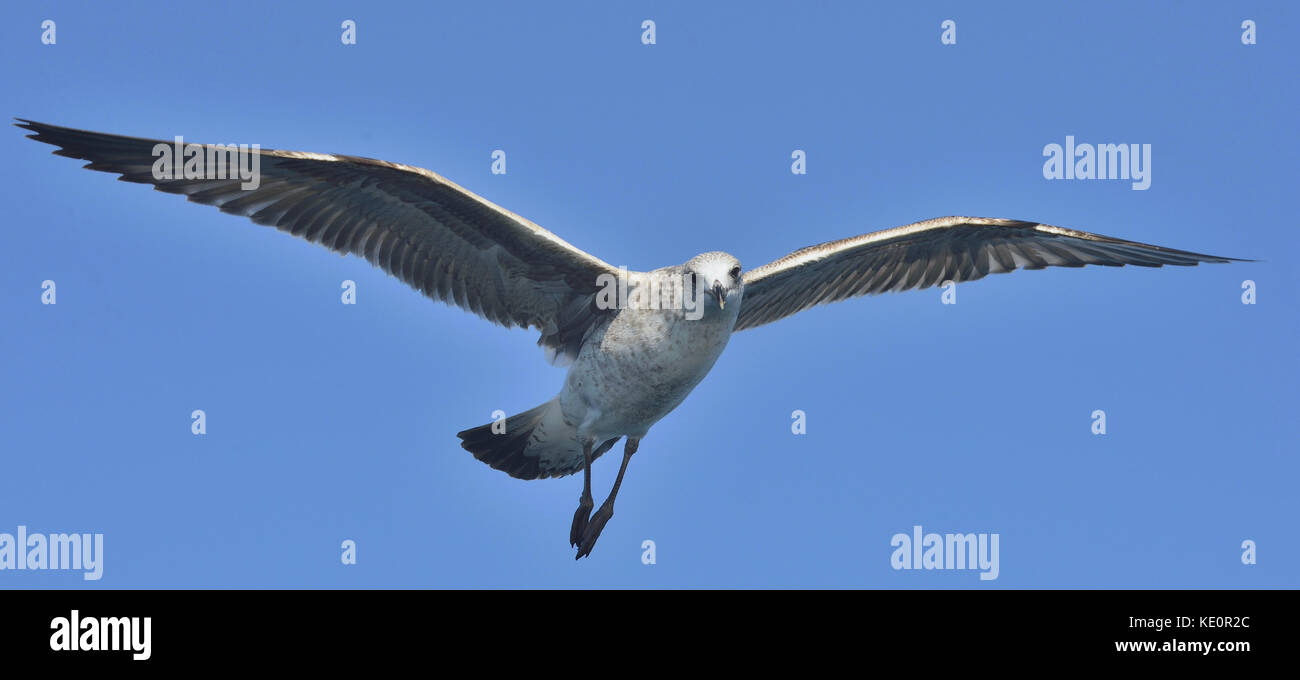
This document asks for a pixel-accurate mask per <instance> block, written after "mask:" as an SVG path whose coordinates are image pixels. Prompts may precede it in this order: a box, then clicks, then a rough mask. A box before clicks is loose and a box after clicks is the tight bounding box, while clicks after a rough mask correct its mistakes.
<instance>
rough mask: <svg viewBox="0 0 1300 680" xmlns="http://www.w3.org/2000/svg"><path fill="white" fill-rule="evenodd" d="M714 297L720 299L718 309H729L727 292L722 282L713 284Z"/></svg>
mask: <svg viewBox="0 0 1300 680" xmlns="http://www.w3.org/2000/svg"><path fill="white" fill-rule="evenodd" d="M713 295H714V296H715V297H717V298H718V309H726V308H727V290H726V289H725V288H723V287H722V283H721V282H720V281H714V282H713Z"/></svg>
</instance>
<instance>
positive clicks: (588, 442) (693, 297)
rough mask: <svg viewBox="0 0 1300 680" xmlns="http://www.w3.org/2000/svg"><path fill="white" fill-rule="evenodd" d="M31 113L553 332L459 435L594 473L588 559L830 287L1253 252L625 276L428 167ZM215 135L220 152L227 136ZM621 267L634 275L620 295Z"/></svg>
mask: <svg viewBox="0 0 1300 680" xmlns="http://www.w3.org/2000/svg"><path fill="white" fill-rule="evenodd" d="M18 120H19V121H20V122H19V123H16V125H18V126H19V127H21V128H25V129H27V130H30V131H31V132H32V133H33V134H30V135H28V136H29V137H31V138H32V139H35V140H37V141H40V142H45V143H47V144H53V145H55V146H57V147H59V149H58V150H57V151H55V152H54V153H55V154H58V155H60V156H69V157H71V158H80V159H83V160H87V161H90V162H89V163H88V164H87V165H86V166H85V167H86V168H89V169H91V170H99V171H103V172H111V173H116V174H118V175H121V176H120V177H119V178H118V179H120V180H122V181H126V182H136V183H141V184H152V185H153V186H154V188H155V189H158V190H159V191H165V192H168V193H173V194H183V195H185V196H187V197H188V198H189V200H191V201H194V202H197V203H204V204H207V205H215V206H217V207H218V208H220V209H221V210H222V211H223V212H227V213H232V214H236V215H243V216H245V217H248V218H250V219H252V220H253V221H254V222H256V223H258V224H264V225H269V226H274V227H276V228H277V229H280V230H282V231H287V232H289V233H291V234H293V235H295V236H300V237H302V238H305V239H307V240H308V241H311V242H313V243H319V244H321V245H323V246H325V247H327V248H329V249H331V250H333V251H335V252H338V253H341V254H346V253H352V254H354V255H359V256H361V257H364V258H366V259H367V260H369V261H370V262H371V264H373V265H375V266H377V267H380V268H382V269H383V270H384V271H386V272H388V273H389V274H391V275H393V276H395V277H397V278H399V279H401V280H402V281H404V282H406V284H407V285H409V286H411V287H412V288H414V289H416V290H418V291H420V292H421V293H424V294H425V295H426V296H428V297H430V298H433V299H435V300H440V301H442V302H446V303H449V304H455V305H456V306H458V307H461V308H463V309H466V310H469V311H471V312H474V313H475V314H477V315H479V316H481V317H483V318H485V319H487V320H489V321H492V322H494V323H497V324H500V325H502V326H506V327H513V326H521V327H531V328H535V329H537V330H539V331H540V332H541V337H540V338H539V339H538V341H537V343H538V344H539V345H541V346H542V347H543V349H544V350H545V351H546V355H547V358H548V359H549V360H551V361H552V362H553V363H556V364H559V365H567V366H569V370H568V374H567V376H566V377H565V380H564V386H563V388H561V390H560V393H559V395H557V396H556V397H555V398H554V399H551V400H550V401H548V402H546V403H544V404H542V405H540V406H538V407H536V408H534V409H531V410H528V411H525V412H523V413H520V414H517V415H514V416H511V417H509V418H507V419H506V420H505V422H504V428H503V427H502V423H496V424H495V425H496V427H495V428H494V426H493V424H488V425H483V426H481V427H475V428H471V429H468V430H465V431H464V432H460V433H458V435H457V436H459V437H460V439H461V446H463V447H464V448H465V449H466V450H468V451H470V452H471V453H473V454H474V457H475V458H477V459H479V460H481V461H483V462H485V463H487V464H488V465H490V466H492V467H493V468H496V469H498V470H502V471H504V472H506V473H507V474H509V475H511V476H512V477H517V478H520V479H538V478H545V477H563V476H565V475H569V474H572V473H574V472H577V471H579V470H582V471H583V489H582V496H581V498H580V500H579V505H578V510H577V512H575V513H574V518H573V523H572V525H571V527H570V531H569V541H570V544H571V545H573V546H575V547H577V549H578V550H577V555H576V557H577V558H581V557H583V556H585V555H588V554H590V552H591V549H592V547H593V546H594V545H595V543H596V539H597V538H599V537H600V533H601V531H602V530H603V529H604V527H605V524H606V523H607V522H608V521H609V519H610V517H612V516H613V514H614V499H615V497H616V496H617V495H618V489H619V486H620V485H621V484H622V482H623V474H624V473H625V472H626V471H627V464H628V461H629V460H630V459H631V457H632V454H634V453H636V451H637V447H638V445H639V444H640V443H641V438H642V437H644V436H645V435H646V433H647V432H648V431H649V430H650V427H651V426H652V425H654V424H655V423H657V422H658V421H659V420H660V419H661V418H663V417H664V416H665V415H667V414H668V413H669V412H670V411H672V410H673V409H674V408H676V407H677V406H678V405H679V404H681V403H682V400H683V399H685V398H686V395H688V394H690V392H691V390H692V389H694V387H695V386H696V385H697V384H699V382H700V380H702V379H703V378H704V376H705V375H706V374H708V372H709V370H710V369H711V368H712V367H713V364H714V362H715V361H717V359H718V356H719V355H720V354H722V350H723V349H724V348H725V347H726V345H727V341H728V340H729V339H730V337H731V334H732V332H733V331H737V330H744V329H747V328H754V327H756V326H761V325H763V324H766V323H770V322H772V321H776V320H777V319H782V318H784V317H787V316H790V315H791V314H794V313H796V312H798V311H801V310H804V309H808V308H809V307H813V306H816V305H820V304H825V303H827V302H835V301H838V300H844V299H847V298H851V297H857V296H860V295H868V294H875V293H884V292H890V291H903V290H910V289H913V288H927V287H930V286H935V285H938V284H940V283H943V282H946V281H953V282H962V281H973V280H975V279H980V278H983V277H984V276H986V275H988V274H997V273H1002V272H1009V271H1011V270H1013V269H1042V268H1044V267H1082V266H1084V265H1089V264H1097V265H1104V266H1111V267H1117V266H1123V265H1126V264H1132V265H1137V266H1141V267H1160V266H1162V265H1167V264H1168V265H1180V266H1184V265H1186V266H1190V265H1195V264H1197V263H1199V262H1229V261H1233V260H1235V258H1228V257H1216V256H1213V255H1203V254H1200V253H1193V252H1188V251H1184V250H1173V249H1170V248H1163V247H1160V246H1153V245H1147V244H1145V243H1136V242H1133V241H1125V240H1122V239H1117V238H1111V237H1109V236H1100V235H1097V234H1089V233H1087V232H1082V231H1074V230H1072V229H1063V228H1061V227H1053V226H1050V225H1046V224H1038V223H1035V222H1024V221H1020V220H1007V219H992V218H983V217H941V218H938V219H932V220H927V221H924V222H917V223H916V224H909V225H906V226H902V227H897V228H894V229H886V230H884V231H878V232H873V233H870V234H864V235H862V236H855V237H853V238H847V239H843V240H840V241H831V242H829V243H823V244H821V245H816V246H811V247H808V248H804V249H802V250H798V251H795V252H793V253H791V254H789V255H786V256H785V257H783V258H781V259H779V260H776V261H775V262H771V263H768V264H765V265H763V266H761V267H758V268H757V269H751V270H749V271H747V272H743V273H742V270H741V267H740V262H739V260H737V259H736V258H734V257H732V256H731V255H728V254H727V253H722V252H710V253H704V254H701V255H697V256H695V257H693V258H691V259H690V260H687V261H686V262H685V263H684V264H680V265H673V266H670V267H664V268H662V269H656V270H654V271H650V272H630V273H622V276H623V277H624V278H622V279H621V281H620V274H621V272H620V270H618V269H616V268H614V267H612V266H610V265H609V264H607V263H605V262H604V261H602V260H599V259H597V258H595V257H593V256H591V255H588V254H587V253H585V252H583V251H581V250H578V249H577V248H574V247H573V246H571V245H569V244H568V243H566V242H565V241H564V240H562V239H560V238H559V237H558V236H556V235H555V234H552V233H551V232H549V231H547V230H545V229H543V228H541V227H539V226H537V225H536V224H533V223H532V222H530V221H528V220H527V219H524V218H523V217H520V216H519V215H516V214H514V213H512V212H510V211H508V210H505V209H504V208H501V207H498V206H497V205H494V204H493V203H490V202H488V201H487V200H484V199H482V198H480V197H478V196H476V195H474V194H473V193H470V192H469V191H466V190H465V189H463V188H461V187H459V186H457V185H455V184H453V183H452V182H449V181H448V180H446V179H444V178H442V177H441V176H439V175H437V174H435V173H433V172H430V171H428V170H424V169H422V168H416V167H412V166H409V165H399V164H397V163H388V162H385V161H378V160H372V159H369V158H358V157H354V156H339V155H332V154H316V153H303V152H295V151H277V150H269V149H262V150H254V151H253V153H256V154H258V160H259V161H260V171H261V178H260V183H259V184H257V185H256V186H255V187H249V188H243V187H241V180H240V179H238V178H232V179H159V178H157V177H155V173H154V171H153V170H154V165H155V161H156V160H157V157H156V156H155V155H154V153H153V150H154V148H155V146H156V145H159V144H161V145H168V146H169V145H171V144H172V143H173V142H166V141H160V140H149V139H139V138H135V137H123V136H119V135H109V134H102V133H98V132H88V131H85V130H76V129H72V128H65V127H58V126H54V125H47V124H45V123H37V122H34V121H30V120H24V119H18ZM203 148H204V149H205V156H206V155H207V153H206V150H208V149H212V148H215V147H209V146H204V147H203ZM205 169H206V170H212V169H213V168H205ZM206 176H216V175H214V174H207V175H206ZM611 281H620V284H619V285H620V286H621V287H622V291H620V292H618V293H617V294H615V295H613V298H612V300H613V303H612V304H611V295H610V293H611V288H610V286H609V284H610V282H611ZM650 291H653V294H652V293H651V292H650ZM660 291H677V292H679V293H681V294H680V295H679V296H678V297H679V298H680V300H678V299H677V298H674V303H673V304H659V303H657V302H656V303H652V304H649V305H647V304H632V303H631V302H630V301H631V300H634V299H637V298H638V294H640V295H641V297H640V299H641V300H642V301H643V302H644V301H645V300H647V299H653V300H656V301H662V300H666V299H667V298H668V296H667V295H666V294H665V295H660ZM624 293H627V294H624ZM623 437H626V438H627V441H626V443H625V444H624V448H623V462H622V464H621V465H620V466H619V470H618V477H617V479H616V480H615V481H614V486H613V489H611V491H610V493H609V496H608V498H607V499H606V500H605V502H604V503H603V504H602V505H601V506H600V508H599V509H597V510H596V511H595V512H594V513H593V512H592V509H593V507H594V503H593V500H592V496H591V462H592V461H593V460H595V459H596V458H598V457H600V455H601V454H603V453H605V452H606V451H608V450H609V449H610V448H611V447H613V446H614V444H615V443H617V442H618V440H619V439H620V438H623Z"/></svg>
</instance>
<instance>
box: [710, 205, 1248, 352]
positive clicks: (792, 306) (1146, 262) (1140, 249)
mask: <svg viewBox="0 0 1300 680" xmlns="http://www.w3.org/2000/svg"><path fill="white" fill-rule="evenodd" d="M1234 260H1236V258H1230V257H1216V256H1214V255H1202V254H1200V253H1191V252H1187V251H1185V250H1174V249H1172V248H1162V247H1160V246H1153V245H1147V244H1145V243H1136V242H1134V241H1124V240H1122V239H1117V238H1111V237H1109V236H1100V235H1098V234H1089V233H1087V232H1083V231H1075V230H1073V229H1064V228H1061V227H1053V226H1051V225H1047V224H1036V223H1034V222H1022V221H1019V220H1003V219H993V218H986V217H940V218H938V219H933V220H926V221H925V222H917V223H916V224H909V225H906V226H902V227H896V228H894V229H886V230H884V231H877V232H872V233H870V234H863V235H861V236H855V237H853V238H846V239H843V240H840V241H831V242H830V243H823V244H821V245H817V246H810V247H808V248H804V249H802V250H797V251H795V252H793V253H790V254H789V255H786V256H785V257H783V258H781V259H779V260H777V261H775V262H771V263H768V264H765V265H763V266H762V267H759V268H757V269H752V270H750V271H749V272H748V273H746V274H745V279H744V280H745V295H744V297H743V298H742V299H741V303H740V316H739V318H737V320H736V330H743V329H746V328H753V327H755V326H761V325H763V324H765V323H770V322H772V321H776V320H777V319H782V318H785V317H787V316H790V315H791V314H794V313H795V312H799V311H802V310H805V309H808V308H809V307H813V306H816V305H820V304H824V303H827V302H836V301H838V300H845V299H848V298H851V297H857V296H859V295H870V294H875V293H885V292H889V291H901V290H909V289H912V288H928V287H930V286H935V285H939V284H941V283H943V282H945V281H952V282H954V283H959V282H961V281H973V280H975V279H981V278H984V277H985V276H987V275H989V274H999V273H1002V272H1009V271H1011V270H1013V269H1019V268H1024V269H1042V268H1044V267H1082V266H1084V265H1089V264H1098V265H1104V266H1108V267H1122V266H1124V265H1126V264H1132V265H1137V266H1140V267H1160V266H1163V265H1167V264H1169V265H1180V266H1191V265H1196V264H1197V263H1199V262H1230V261H1234Z"/></svg>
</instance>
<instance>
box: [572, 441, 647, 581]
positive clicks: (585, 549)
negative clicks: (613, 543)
mask: <svg viewBox="0 0 1300 680" xmlns="http://www.w3.org/2000/svg"><path fill="white" fill-rule="evenodd" d="M640 445H641V440H640V439H633V438H631V437H628V438H627V443H626V444H624V445H623V464H622V465H620V466H619V468H618V477H616V478H615V479H614V488H613V489H611V490H610V492H609V498H606V499H605V502H604V503H601V504H600V508H599V509H597V510H596V513H595V514H593V515H592V516H591V520H590V523H589V524H587V528H586V530H585V531H583V533H582V544H581V545H579V546H578V555H577V556H576V557H574V558H573V559H575V560H576V559H581V558H583V557H586V556H587V555H590V554H591V549H592V548H594V547H596V539H598V538H600V532H601V531H602V530H604V528H605V523H606V522H608V521H609V518H611V517H613V516H614V498H615V497H616V496H618V487H619V486H621V485H622V484H623V473H624V472H627V462H628V461H629V460H632V454H634V453H636V449H637V447H638V446H640Z"/></svg>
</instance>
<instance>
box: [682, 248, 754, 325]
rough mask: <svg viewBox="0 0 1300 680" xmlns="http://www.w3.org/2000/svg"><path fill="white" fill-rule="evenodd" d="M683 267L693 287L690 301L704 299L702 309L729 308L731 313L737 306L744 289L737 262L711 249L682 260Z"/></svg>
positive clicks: (738, 261)
mask: <svg viewBox="0 0 1300 680" xmlns="http://www.w3.org/2000/svg"><path fill="white" fill-rule="evenodd" d="M685 268H686V273H687V274H690V275H691V277H692V278H694V280H695V286H697V287H696V289H695V292H696V295H695V296H694V299H696V300H705V301H706V308H707V307H713V306H714V305H716V306H717V309H719V310H722V311H725V310H726V309H727V307H728V306H729V305H730V306H732V308H733V311H734V309H735V308H736V305H739V304H740V296H741V294H742V293H743V292H744V287H745V284H744V281H743V280H742V279H741V276H740V274H741V270H740V260H737V259H736V258H735V257H732V256H731V255H728V254H727V253H724V252H722V251H717V250H715V251H713V252H709V253H701V254H699V255H696V256H695V257H692V258H691V259H689V260H687V261H686V264H685Z"/></svg>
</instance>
